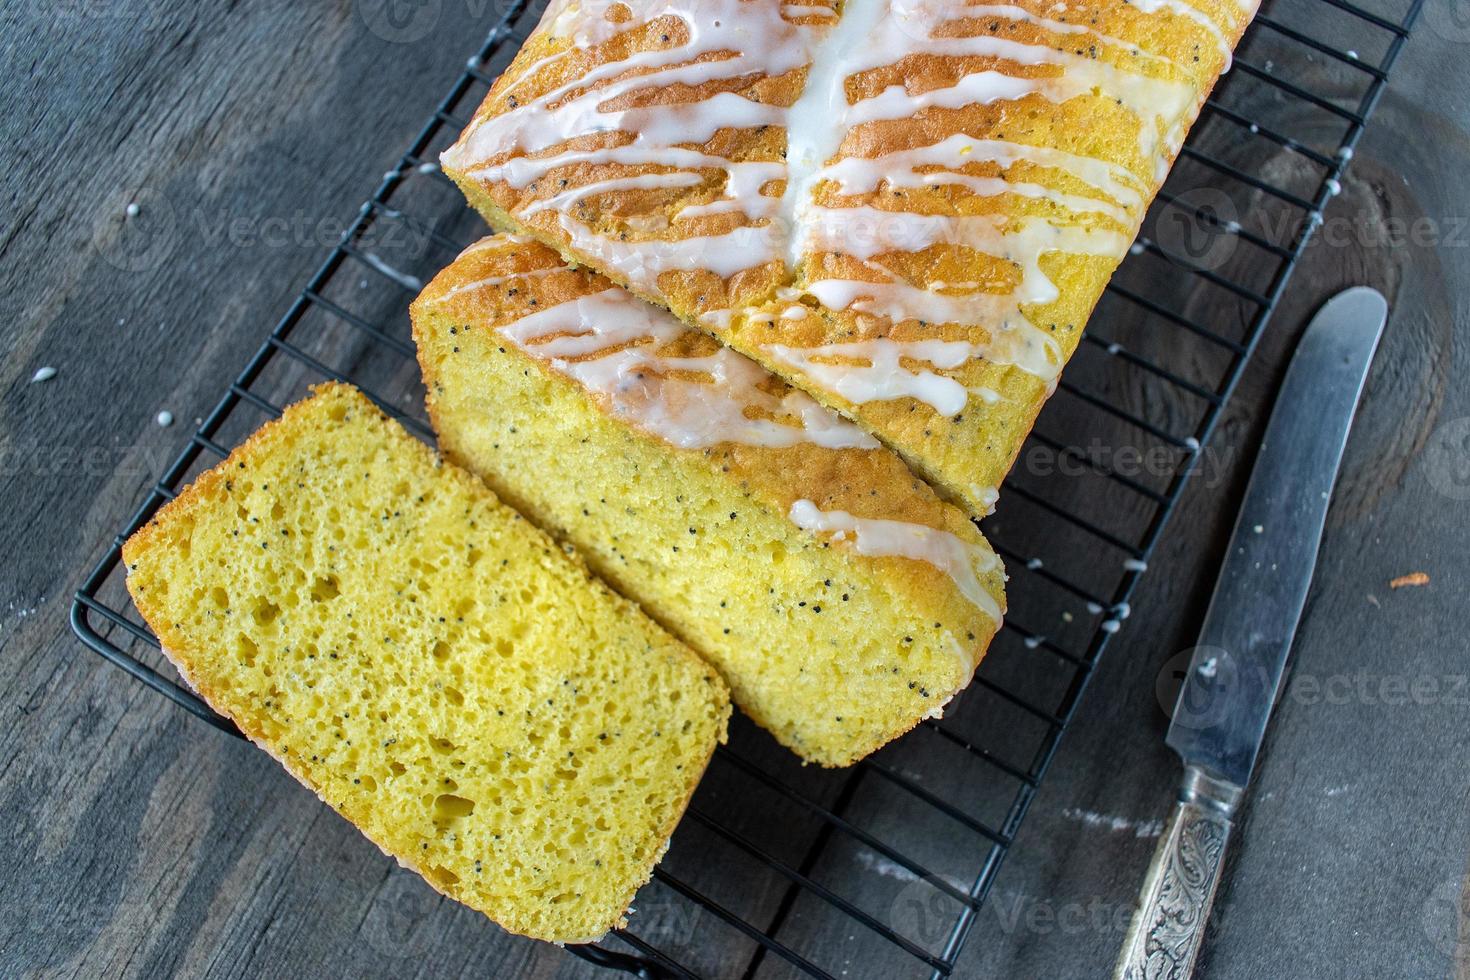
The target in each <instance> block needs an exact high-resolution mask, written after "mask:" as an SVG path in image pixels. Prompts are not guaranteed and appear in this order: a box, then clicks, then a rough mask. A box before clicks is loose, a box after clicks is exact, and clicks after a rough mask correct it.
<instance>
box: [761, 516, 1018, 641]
mask: <svg viewBox="0 0 1470 980" xmlns="http://www.w3.org/2000/svg"><path fill="white" fill-rule="evenodd" d="M788 516H789V517H790V518H791V522H792V523H793V524H795V525H796V526H797V527H799V528H801V529H802V530H803V531H812V532H817V533H828V532H832V533H833V539H834V540H837V541H843V540H846V539H847V538H848V536H849V535H851V538H852V545H853V549H854V550H855V551H857V553H858V554H860V555H884V556H889V557H896V558H909V559H912V560H914V561H922V562H927V563H928V564H930V565H933V566H934V567H935V568H937V569H939V570H940V571H941V572H944V574H946V575H948V576H949V577H950V579H952V580H953V581H954V584H955V585H956V586H957V587H958V588H959V590H960V593H961V594H962V595H963V596H964V597H965V598H966V599H968V600H969V601H970V602H971V603H972V604H973V605H974V606H975V607H976V608H977V609H979V610H980V611H981V612H983V613H985V615H987V616H989V617H990V618H991V619H993V620H994V621H995V622H996V623H997V624H998V623H999V622H1000V619H1001V613H1000V604H999V603H997V602H996V600H995V597H994V596H992V595H991V594H990V593H989V592H988V591H986V589H985V587H984V586H983V585H981V584H980V578H979V575H978V574H977V569H978V570H979V572H982V573H983V572H989V571H992V570H994V569H995V568H997V567H998V566H999V563H1000V561H999V559H998V558H996V557H995V555H994V554H992V553H991V552H989V551H987V550H985V549H984V548H980V547H978V546H976V545H973V544H971V543H970V542H968V541H965V540H963V539H961V538H959V537H956V536H955V535H953V534H951V533H949V532H948V531H941V530H939V529H938V528H933V527H929V526H928V525H925V524H912V523H909V522H907V521H888V520H878V519H874V518H866V517H854V516H853V515H851V514H849V513H848V512H847V511H844V510H825V511H824V510H822V509H821V508H819V507H818V506H817V505H816V504H815V503H813V502H812V501H810V500H798V501H796V502H795V503H794V504H792V505H791V511H790V514H789V515H788Z"/></svg>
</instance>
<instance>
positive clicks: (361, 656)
mask: <svg viewBox="0 0 1470 980" xmlns="http://www.w3.org/2000/svg"><path fill="white" fill-rule="evenodd" d="M123 557H124V560H125V561H126V562H127V567H128V578H127V583H128V589H129V590H130V591H131V592H132V595H133V598H134V601H135V602H136V603H137V606H138V609H139V610H140V611H141V612H142V613H143V616H144V618H145V619H146V620H147V621H148V624H149V626H151V627H152V628H153V630H154V632H155V633H156V634H157V635H158V637H159V639H160V641H161V642H162V644H163V647H164V652H165V653H166V654H167V655H168V656H169V658H170V659H172V660H173V662H174V663H175V664H176V665H177V666H178V668H179V672H180V673H181V674H182V675H183V677H184V678H185V680H187V681H188V683H189V684H190V685H191V686H192V687H193V688H194V689H195V690H196V691H198V692H199V693H200V695H201V696H203V697H204V698H205V700H207V701H208V702H209V703H210V705H212V706H213V707H214V708H215V709H216V710H217V711H219V712H220V713H221V714H224V715H225V716H227V717H229V718H230V719H232V720H233V721H234V722H235V724H236V725H238V726H239V728H240V730H241V731H242V732H244V733H245V734H246V735H248V736H249V737H250V738H251V740H253V741H254V742H255V743H256V744H257V745H259V746H260V747H261V748H263V749H265V750H266V751H267V752H269V753H270V754H271V755H273V756H274V757H275V758H276V759H277V760H279V761H280V762H281V764H282V765H284V766H285V767H286V769H287V770H288V771H289V772H290V773H291V774H292V775H293V776H295V777H296V778H297V779H299V780H300V781H301V782H303V783H304V784H306V785H307V786H308V787H310V788H311V789H312V790H314V791H315V792H316V793H317V795H318V796H320V797H321V798H322V799H323V800H325V801H326V802H327V803H328V804H330V805H331V806H332V807H333V808H334V809H336V810H337V811H338V812H339V813H341V814H342V815H343V816H345V817H346V818H347V819H349V820H351V821H352V822H353V823H355V824H356V825H357V826H358V827H359V828H360V829H361V830H362V831H363V833H365V834H366V835H367V836H368V837H369V838H370V839H371V840H372V841H373V842H374V843H376V844H377V845H378V846H379V847H381V848H382V849H383V850H384V851H385V852H387V853H388V854H390V855H392V856H393V857H396V858H397V859H398V861H399V862H400V863H401V864H403V865H404V866H405V867H409V868H412V869H413V870H415V871H417V872H419V873H420V874H421V875H423V876H424V878H426V879H427V880H428V882H429V884H431V885H432V886H433V887H434V888H436V889H438V890H439V891H441V892H443V893H444V894H446V895H448V896H450V897H452V898H455V899H458V900H459V901H461V902H464V903H465V904H467V905H469V906H472V907H473V908H476V909H479V910H480V911H482V912H484V913H485V914H486V915H488V916H490V917H491V918H492V919H494V920H495V921H496V922H499V923H500V924H501V925H503V926H504V927H505V928H507V929H509V930H511V931H513V932H518V933H522V934H524V935H527V936H534V937H536V938H539V939H548V940H553V941H565V942H573V941H583V940H587V939H591V938H595V937H598V936H601V935H602V934H603V933H605V932H607V930H609V929H611V928H613V927H615V926H618V925H620V924H622V923H623V922H624V912H625V911H626V910H627V908H628V904H629V902H630V901H631V900H632V897H633V893H634V892H635V891H636V890H637V888H638V887H639V886H640V885H641V884H642V883H643V882H645V881H647V880H648V878H649V876H650V874H651V872H652V868H653V865H654V863H655V862H656V861H657V860H658V858H659V857H660V856H661V855H662V853H663V851H664V849H665V848H666V847H667V843H668V838H669V835H670V834H671V833H672V831H673V829H674V825H675V823H676V822H677V821H678V819H679V817H680V815H681V814H682V813H683V811H684V807H685V804H686V803H687V801H688V799H689V796H690V794H691V793H692V792H693V790H694V786H695V783H696V782H697V780H698V779H699V777H700V775H701V773H702V772H703V770H704V767H705V765H706V763H707V761H708V759H709V757H710V754H711V753H712V752H713V751H714V747H715V744H716V742H717V741H718V740H722V739H723V738H724V733H725V724H726V720H727V717H728V714H729V701H728V695H727V693H726V689H725V685H724V683H723V682H722V681H721V680H720V679H719V677H718V676H716V675H715V674H714V672H713V671H711V670H710V669H709V667H708V666H706V665H705V664H704V663H703V662H702V661H701V660H700V659H699V658H698V657H696V656H695V655H694V654H693V653H691V652H690V651H689V650H688V649H687V648H686V647H685V646H684V645H683V644H681V643H679V642H678V641H676V640H674V639H673V638H672V637H670V636H669V635H668V634H667V633H665V632H664V631H663V630H662V629H660V628H658V626H656V625H655V624H654V623H652V622H651V621H649V620H648V619H647V618H646V617H645V616H644V615H643V614H642V613H640V612H639V611H638V610H637V609H636V608H635V607H634V606H633V605H632V604H631V603H629V602H628V601H627V600H625V599H622V598H620V597H618V596H616V595H615V594H613V593H612V592H610V591H609V590H608V589H607V587H606V586H605V585H603V584H602V583H600V582H598V581H597V580H596V579H594V578H593V577H591V576H590V575H589V574H588V572H587V571H586V569H585V568H584V566H583V565H582V563H581V562H580V561H579V560H578V559H577V558H576V557H575V556H574V555H571V554H569V553H568V552H566V551H565V550H564V549H563V547H562V546H559V545H557V544H555V543H554V542H553V541H552V540H551V539H550V538H549V537H547V536H546V535H545V534H543V533H542V532H541V531H539V530H537V529H536V528H534V527H533V526H531V525H530V524H528V523H527V522H526V521H525V520H524V519H523V518H521V517H520V516H519V515H518V514H516V513H515V512H514V511H512V510H510V508H508V507H506V506H504V505H503V504H501V503H500V502H499V501H497V500H496V499H495V497H494V496H493V494H491V493H490V491H489V490H488V489H487V488H486V487H485V486H484V485H483V484H481V483H480V481H479V480H477V479H475V478H474V477H473V476H471V475H470V474H468V473H465V472H464V471H463V470H461V469H459V468H457V467H455V466H452V465H446V464H443V463H441V462H440V461H439V459H438V457H436V456H435V455H434V454H433V453H432V452H431V451H430V450H429V449H428V447H426V446H424V445H423V444H422V443H420V442H418V441H417V440H415V439H413V438H412V437H411V436H409V435H408V434H407V433H406V432H404V431H403V429H402V428H401V427H400V426H398V425H397V423H394V422H392V421H389V420H388V419H387V418H385V417H384V416H383V415H382V414H381V413H380V412H379V411H378V410H377V409H376V408H375V407H374V406H373V405H372V403H371V402H369V401H368V400H367V399H366V398H364V397H363V396H362V395H361V394H359V393H358V392H357V391H356V390H355V389H352V388H349V387H346V386H343V385H325V386H322V387H320V388H318V389H316V394H315V395H314V396H313V397H312V398H310V399H308V400H307V401H304V402H301V403H299V404H297V405H295V406H293V407H291V408H288V409H287V410H286V412H285V415H284V416H283V417H282V418H281V419H280V420H279V421H276V422H273V423H270V424H268V425H266V426H265V427H264V428H263V429H261V430H260V431H259V432H257V433H256V434H255V435H254V436H252V437H251V439H250V440H249V441H248V442H246V443H245V444H244V445H243V446H241V447H240V448H239V449H237V450H236V451H235V452H234V453H232V454H231V455H230V457H229V459H227V460H226V461H224V462H223V463H221V464H220V465H219V466H218V467H216V468H215V469H213V470H211V471H209V472H207V473H205V474H203V475H202V476H200V477H199V479H198V480H196V481H195V482H194V483H193V485H191V486H190V487H189V488H188V489H186V490H185V491H184V492H183V493H182V494H181V495H180V496H179V497H178V499H176V500H174V501H172V502H171V503H169V504H168V505H167V506H166V507H164V508H163V509H162V510H161V511H160V512H159V513H158V515H157V516H156V517H155V518H154V519H153V520H152V521H151V522H150V523H149V524H148V525H147V526H145V527H144V528H143V529H142V530H140V531H138V532H137V533H136V534H135V535H133V537H132V538H131V539H129V541H128V542H127V545H126V546H125V547H124V549H123Z"/></svg>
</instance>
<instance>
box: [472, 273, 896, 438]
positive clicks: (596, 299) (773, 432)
mask: <svg viewBox="0 0 1470 980" xmlns="http://www.w3.org/2000/svg"><path fill="white" fill-rule="evenodd" d="M498 332H499V333H500V334H501V335H502V336H504V337H506V338H507V339H508V340H510V341H511V342H512V343H514V344H515V345H516V346H517V347H519V348H520V349H521V350H523V351H525V352H526V353H528V354H531V355H532V356H534V357H537V358H540V359H542V360H545V361H547V362H549V363H550V364H551V366H552V368H553V369H554V370H556V371H558V372H559V373H561V374H563V375H566V376H567V377H569V378H571V379H573V380H575V381H576V382H578V383H579V384H581V385H582V386H583V387H585V388H586V389H587V390H589V391H591V392H593V393H595V394H597V395H601V396H603V397H605V398H606V399H607V400H608V402H609V403H610V405H611V408H612V411H613V413H614V414H615V415H617V416H618V417H619V418H622V419H624V420H626V421H627V422H629V423H630V424H632V425H634V426H636V427H638V428H640V429H643V430H644V431H646V432H649V433H652V434H653V435H656V436H658V437H659V438H661V439H664V440H665V441H667V442H669V443H670V444H672V445H674V446H677V447H679V448H683V449H698V448H705V447H708V446H713V445H716V444H718V443H722V442H737V443H744V444H746V445H752V446H768V447H784V446H794V445H797V444H800V443H812V444H815V445H818V446H822V447H825V448H828V449H848V448H858V449H875V448H877V446H878V442H877V440H875V439H874V438H873V437H872V436H870V435H868V434H867V433H866V432H863V431H862V430H861V429H859V428H858V427H857V426H855V425H853V424H852V423H850V422H847V421H844V420H843V419H841V418H839V417H838V416H837V415H836V414H835V413H834V412H832V411H830V410H828V409H826V408H823V407H822V406H821V405H819V404H817V402H816V401H814V400H813V399H812V398H811V397H809V396H808V395H806V394H804V393H802V392H800V391H796V390H795V389H791V390H788V391H787V392H786V393H785V394H784V395H781V396H777V395H774V394H771V393H770V392H768V391H766V390H765V389H764V388H762V387H760V386H761V384H762V383H764V382H767V381H769V380H770V379H771V375H770V374H769V372H767V371H766V370H765V369H764V368H762V367H761V366H760V365H758V364H756V363H755V362H754V361H752V360H750V359H749V358H747V357H744V356H743V355H740V354H737V353H736V352H735V351H733V350H730V349H729V348H724V347H722V348H720V350H719V351H718V352H717V353H715V354H711V355H708V356H705V357H671V356H663V355H660V354H659V353H658V350H659V348H662V347H665V346H667V345H668V344H670V343H672V342H673V341H675V340H677V339H679V338H680V337H681V336H684V335H686V334H688V333H690V332H691V331H690V328H689V327H686V326H685V325H684V324H683V323H681V322H679V321H678V320H677V319H675V318H674V316H673V315H672V314H670V313H667V312H665V311H664V310H661V309H659V308H657V307H654V306H650V305H649V304H647V303H644V302H643V301H641V300H639V299H637V298H636V297H634V296H633V295H632V294H630V293H628V292H626V291H625V290H622V289H616V288H614V289H606V290H603V291H602V292H598V293H593V294H590V295H587V296H582V297H579V298H577V299H574V300H569V301H567V302H565V303H559V304H557V305H555V306H551V307H548V308H546V309H544V310H540V311H538V312H536V313H532V314H530V315H529V316H526V317H522V318H521V319H520V320H517V321H515V322H514V323H511V324H508V325H506V326H503V327H500V328H499V329H498ZM690 375H694V376H695V377H690ZM752 412H754V413H755V414H754V415H752V414H751V413H752Z"/></svg>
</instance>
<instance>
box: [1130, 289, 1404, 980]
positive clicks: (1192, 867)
mask: <svg viewBox="0 0 1470 980" xmlns="http://www.w3.org/2000/svg"><path fill="white" fill-rule="evenodd" d="M1387 317H1388V303H1387V302H1386V301H1385V300H1384V298H1383V296H1382V295H1381V294H1380V293H1378V291H1377V290H1374V289H1369V288H1367V287H1365V286H1358V287H1354V288H1352V289H1347V290H1344V291H1343V292H1341V293H1338V294H1337V295H1336V296H1334V297H1333V298H1332V299H1330V300H1328V301H1327V302H1326V303H1325V304H1323V306H1322V308H1321V309H1320V310H1319V311H1318V312H1317V315H1316V316H1315V317H1313V318H1312V322H1311V323H1310V324H1309V325H1308V327H1307V329H1306V332H1305V333H1304V334H1303V335H1302V339H1301V341H1300V342H1299V343H1298V345H1297V349H1296V352H1295V354H1293V355H1292V359H1291V364H1290V366H1289V367H1288V368H1287V371H1286V379H1285V380H1284V381H1283V382H1282V385H1281V391H1280V394H1278V395H1277V398H1276V406H1275V408H1274V409H1273V410H1272V412H1271V419H1270V421H1269V422H1267V424H1266V434H1265V436H1264V438H1263V439H1262V442H1261V448H1260V453H1259V455H1258V456H1257V458H1256V463H1255V468H1254V469H1253V470H1252V471H1251V477H1250V482H1249V484H1248V485H1247V487H1246V491H1245V499H1244V501H1243V502H1242V503H1241V507H1240V513H1239V515H1238V516H1237V517H1236V521H1235V530H1234V532H1233V533H1232V535H1231V538H1230V546H1229V550H1228V551H1227V552H1226V554H1225V560H1224V562H1223V563H1222V565H1221V567H1220V577H1219V581H1218V582H1217V584H1216V585H1215V594H1214V596H1213V597H1212V598H1211V599H1210V606H1209V610H1208V611H1207V612H1206V613H1205V619H1204V624H1203V626H1202V627H1201V628H1200V634H1199V642H1198V643H1197V644H1196V646H1195V648H1194V653H1193V656H1192V658H1191V660H1190V664H1189V668H1188V672H1187V673H1186V674H1185V676H1184V681H1183V684H1182V686H1181V687H1180V690H1179V699H1178V702H1177V704H1176V705H1175V708H1174V716H1173V719H1172V721H1171V722H1170V725H1169V733H1168V736H1167V737H1166V739H1165V742H1166V743H1167V744H1168V746H1169V747H1170V748H1172V749H1173V750H1174V751H1175V752H1177V753H1179V756H1180V758H1181V759H1182V760H1183V762H1184V780H1183V782H1182V784H1181V785H1180V789H1179V802H1178V805H1177V806H1176V807H1175V808H1174V814H1173V816H1172V817H1171V818H1170V820H1169V825H1168V830H1167V832H1166V833H1165V834H1164V837H1163V839H1162V840H1161V841H1160V842H1159V848H1158V851H1157V852H1156V853H1155V854H1154V860H1153V864H1152V866H1151V867H1150V868H1149V872H1148V877H1147V879H1146V880H1145V882H1144V886H1143V891H1142V893H1141V894H1140V896H1139V907H1138V910H1137V912H1136V913H1135V914H1134V917H1133V923H1132V926H1131V928H1130V929H1129V931H1128V937H1127V939H1126V940H1125V942H1124V944H1123V950H1122V953H1121V955H1120V956H1119V958H1118V963H1117V966H1116V968H1115V970H1114V974H1113V975H1114V977H1115V980H1182V978H1185V977H1189V976H1190V975H1191V974H1192V973H1193V972H1194V967H1195V962H1196V960H1197V958H1198V955H1199V950H1200V944H1201V941H1202V940H1203V938H1204V933H1205V926H1206V924H1207V923H1208V922H1209V918H1210V908H1211V906H1212V905H1213V903H1214V900H1215V890H1216V888H1217V886H1218V885H1219V883H1220V869H1221V866H1222V862H1223V859H1224V855H1225V847H1226V844H1227V843H1228V842H1229V840H1230V834H1231V830H1232V828H1233V821H1234V817H1235V813H1236V809H1237V808H1238V807H1239V806H1240V802H1241V799H1242V797H1243V796H1244V794H1245V790H1246V786H1247V784H1248V783H1249V782H1250V777H1251V770H1252V769H1253V768H1254V767H1255V763H1256V756H1257V753H1259V751H1260V748H1261V742H1262V740H1263V739H1264V738H1265V734H1266V725H1267V723H1268V722H1269V721H1270V718H1271V708H1272V706H1273V705H1274V704H1275V702H1276V698H1277V695H1278V690H1279V688H1280V685H1281V681H1282V677H1283V676H1284V674H1285V671H1286V662H1287V657H1288V655H1289V654H1290V652H1291V643H1292V637H1293V636H1294V635H1295V633H1296V628H1297V624H1298V622H1299V621H1300V620H1301V614H1302V607H1303V606H1304V605H1305V603H1306V599H1307V590H1308V587H1309V586H1310V585H1311V582H1312V570H1313V568H1314V567H1315V566H1316V563H1317V549H1318V546H1319V545H1320V543H1321V540H1322V528H1323V525H1324V523H1325V522H1326V519H1327V505H1328V502H1329V500H1330V499H1331V496H1332V487H1333V484H1334V483H1335V482H1336V480H1337V470H1338V464H1339V463H1340V462H1341V460H1342V453H1343V448H1344V446H1345V445H1346V444H1347V436H1348V430H1349V429H1350V428H1351V426H1352V421H1353V415H1354V413H1355V412H1356V411H1357V405H1358V396H1359V395H1360V394H1361V393H1362V390H1363V383H1364V381H1365V380H1366V378H1367V376H1368V367H1369V365H1370V364H1371V363H1372V361H1373V352H1374V350H1375V349H1377V347H1378V339H1379V337H1380V336H1382V333H1383V325H1384V322H1385V320H1386V319H1387Z"/></svg>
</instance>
